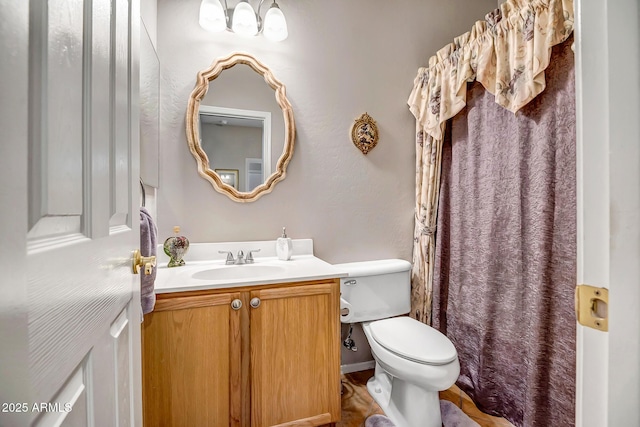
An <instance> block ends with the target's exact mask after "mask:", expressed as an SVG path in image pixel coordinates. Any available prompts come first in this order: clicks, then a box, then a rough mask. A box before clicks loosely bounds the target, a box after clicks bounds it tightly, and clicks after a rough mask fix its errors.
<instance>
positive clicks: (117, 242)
mask: <svg viewBox="0 0 640 427" xmlns="http://www.w3.org/2000/svg"><path fill="white" fill-rule="evenodd" d="M5 3H7V2H3V6H2V9H6V10H7V11H8V12H10V13H12V14H13V16H12V17H11V19H12V21H11V22H7V21H5V19H7V17H6V16H5V14H4V11H3V14H2V20H3V22H2V23H1V25H0V27H3V28H4V27H5V25H6V26H8V27H9V28H10V29H11V31H8V33H10V34H14V35H16V34H17V37H15V38H14V39H10V42H11V43H12V44H11V45H9V44H5V43H2V44H1V45H0V46H1V47H2V52H0V53H2V57H7V56H9V57H14V58H16V59H15V62H16V64H14V65H15V66H16V67H17V72H11V73H10V74H8V75H3V78H4V79H10V81H9V82H8V84H9V85H10V86H15V88H13V89H12V90H11V91H9V92H8V93H9V94H10V95H12V97H11V98H9V99H8V100H5V99H3V100H2V102H3V112H4V110H5V108H4V107H5V105H4V103H5V102H11V109H12V110H13V111H15V113H13V115H14V118H13V120H14V122H15V124H10V123H9V124H10V125H12V127H11V128H10V135H11V137H12V138H14V140H13V141H11V144H16V145H19V146H21V147H26V149H24V150H21V149H18V150H17V151H16V152H15V153H14V152H13V151H12V152H10V153H9V152H8V151H7V152H5V147H6V146H9V141H3V155H4V154H7V155H8V156H9V161H11V162H12V164H13V165H14V166H13V168H14V174H15V173H16V172H17V177H18V179H17V181H19V183H18V184H17V186H16V190H15V192H13V196H14V197H15V200H16V203H15V205H11V206H8V205H5V204H4V203H5V201H6V200H9V199H8V197H2V202H3V206H2V210H3V220H7V221H11V222H10V223H9V224H4V225H3V228H5V227H6V228H14V229H15V230H18V232H17V233H14V236H12V237H15V239H16V240H15V241H14V243H15V245H16V247H17V250H18V251H19V252H18V254H19V255H18V256H16V255H13V257H14V260H15V261H16V264H17V266H18V267H20V268H21V269H22V270H21V272H22V274H23V276H20V277H19V278H18V280H17V281H16V283H15V292H16V294H17V295H18V296H19V297H18V298H17V299H16V300H15V301H17V302H16V303H15V305H14V307H13V309H14V312H17V313H19V314H20V313H22V314H24V316H15V317H14V320H15V323H14V326H15V335H16V336H17V337H18V338H15V337H14V338H12V340H14V341H15V342H17V344H18V345H19V346H20V345H22V343H23V342H24V343H26V346H22V347H18V348H19V350H22V351H23V352H22V353H21V355H22V356H23V358H22V359H21V360H20V359H19V358H18V357H15V356H16V354H17V353H10V351H11V350H4V349H3V350H2V353H0V356H2V359H3V360H4V359H5V357H7V356H8V357H9V358H11V357H13V362H14V365H13V366H15V369H16V371H17V372H20V373H21V375H22V381H23V382H24V383H26V386H24V387H23V386H21V385H19V384H17V381H15V380H16V379H17V375H11V374H9V373H7V372H5V371H6V369H3V370H2V372H0V380H2V381H3V383H2V385H1V386H0V388H2V389H3V391H2V395H1V397H2V399H3V402H4V401H6V400H10V401H15V402H16V403H20V404H26V406H23V408H26V411H24V413H23V414H22V416H20V415H19V414H15V413H4V414H0V425H27V424H29V425H34V426H47V427H50V426H94V425H96V426H139V425H141V422H142V420H141V381H140V380H141V379H140V372H141V369H140V362H141V360H140V316H141V314H140V311H141V309H140V292H139V276H134V275H133V274H132V271H131V253H132V251H133V250H134V249H136V248H137V247H138V245H139V213H138V206H139V196H138V191H139V190H138V185H137V183H138V175H139V167H138V157H139V131H138V108H137V105H138V87H139V83H138V73H139V70H138V67H139V64H138V49H139V38H138V34H139V22H140V17H139V3H138V0H86V1H84V0H31V1H28V0H15V1H13V0H12V1H10V2H9V4H5ZM19 3H22V5H26V6H22V5H19ZM3 61H4V60H3ZM25 65H26V67H25ZM3 71H4V68H3ZM5 83H6V82H5ZM25 124H26V126H25ZM3 125H4V121H3ZM3 178H5V176H4V172H3ZM22 181H24V183H25V184H24V186H23V185H22ZM6 184H7V182H6V181H5V182H4V185H6ZM20 189H22V192H20ZM25 190H26V191H25ZM9 210H12V211H14V212H12V215H7V216H6V217H5V215H4V213H5V211H9ZM3 267H4V265H3ZM20 297H22V299H20ZM9 312H10V311H9V310H8V309H6V307H2V310H0V314H3V315H4V314H6V313H9ZM0 337H2V336H0ZM10 343H11V342H10ZM0 347H1V345H0ZM24 350H26V352H24ZM0 364H2V363H0ZM5 380H10V381H11V382H4V381H5ZM7 384H8V386H7ZM5 420H6V421H7V422H6V424H5Z"/></svg>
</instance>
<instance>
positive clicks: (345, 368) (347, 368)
mask: <svg viewBox="0 0 640 427" xmlns="http://www.w3.org/2000/svg"><path fill="white" fill-rule="evenodd" d="M375 367H376V362H375V360H367V361H366V362H359V363H351V364H349V365H341V366H340V372H342V373H343V374H350V373H351V372H359V371H366V370H367V369H373V368H375Z"/></svg>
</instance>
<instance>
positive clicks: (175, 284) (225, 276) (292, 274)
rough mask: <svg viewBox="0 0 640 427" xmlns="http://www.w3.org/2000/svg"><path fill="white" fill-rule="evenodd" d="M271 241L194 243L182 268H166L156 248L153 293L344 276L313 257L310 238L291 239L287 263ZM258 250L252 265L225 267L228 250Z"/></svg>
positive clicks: (164, 260)
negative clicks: (156, 256)
mask: <svg viewBox="0 0 640 427" xmlns="http://www.w3.org/2000/svg"><path fill="white" fill-rule="evenodd" d="M275 246H276V245H275V241H259V242H225V243H194V244H191V245H190V247H189V252H188V253H187V254H186V256H185V257H184V260H185V263H186V264H185V265H184V266H181V267H172V268H168V267H167V263H168V261H169V257H167V256H166V255H165V254H164V251H163V249H162V247H161V246H159V247H158V269H157V274H156V281H155V292H156V293H157V294H162V293H171V292H185V291H196V290H206V289H216V288H232V287H240V286H251V285H267V284H274V283H288V282H301V281H308V280H319V279H330V278H341V277H347V276H348V274H347V273H346V272H345V271H343V270H342V269H340V268H339V267H335V266H333V265H331V264H329V263H327V262H325V261H323V260H321V259H320V258H317V257H315V256H314V255H313V241H312V240H311V239H294V240H293V253H294V255H293V256H292V257H291V259H290V260H289V261H281V260H279V259H278V258H277V257H276V256H275ZM253 249H260V251H259V252H256V253H254V255H253V256H254V259H255V262H254V263H253V264H245V265H225V258H226V255H225V254H219V253H218V251H221V250H225V251H231V252H232V253H233V255H234V257H237V253H238V251H240V250H242V251H243V252H244V254H245V256H246V255H247V253H248V251H249V250H253Z"/></svg>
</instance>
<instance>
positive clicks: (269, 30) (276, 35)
mask: <svg viewBox="0 0 640 427" xmlns="http://www.w3.org/2000/svg"><path fill="white" fill-rule="evenodd" d="M263 31H264V36H265V37H266V38H268V39H269V40H273V41H275V42H279V41H282V40H284V39H286V38H287V36H289V31H287V20H286V19H284V14H283V13H282V11H281V10H280V8H279V7H278V4H277V3H275V2H274V3H273V4H272V5H271V7H270V8H269V10H268V11H267V14H266V15H265V17H264V29H263Z"/></svg>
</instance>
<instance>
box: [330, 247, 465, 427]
mask: <svg viewBox="0 0 640 427" xmlns="http://www.w3.org/2000/svg"><path fill="white" fill-rule="evenodd" d="M336 267H338V268H339V269H340V270H342V271H345V272H347V273H349V277H346V278H343V279H341V281H340V294H341V295H340V308H341V316H340V317H341V321H342V322H343V323H358V322H362V328H363V330H364V333H365V335H366V337H367V340H368V341H369V345H370V347H371V353H372V354H373V358H374V359H375V362H376V365H375V374H374V376H373V377H371V379H369V381H368V382H367V389H368V391H369V393H370V394H371V396H373V398H374V400H375V401H376V402H377V403H378V405H380V407H381V408H382V410H383V411H384V412H385V414H386V415H387V417H389V418H390V419H391V421H393V423H394V424H395V425H396V426H397V427H441V426H442V418H441V416H440V401H439V397H438V392H439V391H441V390H446V389H448V388H449V387H451V386H452V385H453V384H454V383H455V381H456V379H457V378H458V375H459V374H460V363H459V361H458V353H457V351H456V349H455V347H454V346H453V343H451V341H450V340H449V339H448V338H447V337H446V336H445V335H443V334H442V333H440V332H439V331H437V330H436V329H433V328H432V327H430V326H428V325H425V324H424V323H422V322H419V321H417V320H415V319H412V318H410V317H408V316H406V314H408V313H409V311H410V309H411V264H410V263H409V262H407V261H404V260H400V259H388V260H378V261H365V262H354V263H346V264H338V265H336ZM345 308H346V309H348V310H344V309H345ZM347 311H348V313H347Z"/></svg>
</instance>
